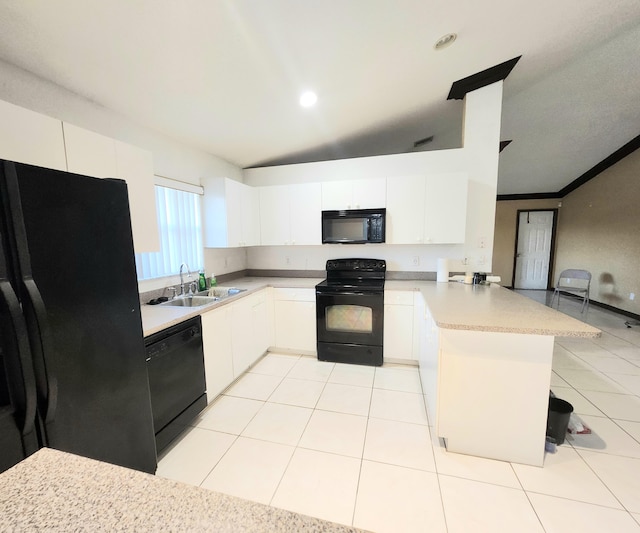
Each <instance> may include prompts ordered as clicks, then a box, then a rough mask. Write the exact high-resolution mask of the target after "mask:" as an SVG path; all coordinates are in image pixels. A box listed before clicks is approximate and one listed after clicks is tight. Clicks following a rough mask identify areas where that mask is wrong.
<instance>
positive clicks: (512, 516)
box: [439, 475, 544, 533]
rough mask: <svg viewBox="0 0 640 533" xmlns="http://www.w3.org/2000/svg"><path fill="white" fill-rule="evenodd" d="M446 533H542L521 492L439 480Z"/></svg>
mask: <svg viewBox="0 0 640 533" xmlns="http://www.w3.org/2000/svg"><path fill="white" fill-rule="evenodd" d="M439 479H440V490H441V491H442V502H443V505H444V512H445V516H446V519H447V528H448V531H449V533H469V532H472V531H473V532H475V531H487V532H489V531H517V532H518V533H544V529H543V528H542V525H541V524H540V521H539V520H538V517H537V516H536V513H535V511H534V510H533V508H532V507H531V503H530V502H529V500H528V498H527V496H526V494H525V493H524V492H523V491H522V490H521V489H512V488H508V487H502V486H498V485H491V484H488V483H480V482H478V481H471V480H469V479H461V478H456V477H450V476H444V475H443V476H439Z"/></svg>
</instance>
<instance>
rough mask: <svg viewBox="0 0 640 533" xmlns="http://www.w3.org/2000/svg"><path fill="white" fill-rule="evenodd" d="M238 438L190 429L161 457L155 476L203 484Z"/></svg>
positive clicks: (190, 483) (199, 429)
mask: <svg viewBox="0 0 640 533" xmlns="http://www.w3.org/2000/svg"><path fill="white" fill-rule="evenodd" d="M235 440H236V437H235V436H234V435H229V434H227V433H218V432H217V431H209V430H208V429H201V428H191V429H189V430H187V431H186V432H185V433H183V435H182V436H181V437H180V439H179V441H178V442H176V443H175V445H173V446H172V447H171V449H170V450H169V451H168V452H167V453H166V454H165V455H164V456H163V457H162V458H161V459H160V461H159V462H158V470H157V471H156V475H157V476H159V477H163V478H166V479H172V480H174V481H180V482H182V483H187V484H189V485H200V483H202V482H203V481H204V479H205V478H206V477H207V476H208V475H209V472H211V470H212V469H213V467H214V466H216V464H218V461H219V460H220V458H221V457H222V456H223V455H224V453H225V452H226V451H227V450H228V449H229V447H230V446H231V444H233V442H234V441H235Z"/></svg>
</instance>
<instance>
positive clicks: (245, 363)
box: [231, 296, 257, 377]
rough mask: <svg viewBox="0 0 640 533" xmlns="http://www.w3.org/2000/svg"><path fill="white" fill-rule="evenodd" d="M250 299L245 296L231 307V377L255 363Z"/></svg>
mask: <svg viewBox="0 0 640 533" xmlns="http://www.w3.org/2000/svg"><path fill="white" fill-rule="evenodd" d="M251 300H252V298H251V296H246V297H244V298H241V299H239V300H238V301H237V302H234V303H233V305H232V306H231V338H232V346H233V375H234V377H238V376H239V375H240V374H242V373H243V372H244V371H245V370H246V369H247V368H249V366H250V365H251V364H252V363H253V362H254V361H255V359H256V358H257V355H255V353H254V351H255V342H254V333H253V324H252V319H253V317H252V313H251V308H252V301H251Z"/></svg>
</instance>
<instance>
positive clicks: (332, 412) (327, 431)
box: [158, 291, 640, 533]
mask: <svg viewBox="0 0 640 533" xmlns="http://www.w3.org/2000/svg"><path fill="white" fill-rule="evenodd" d="M523 292H524V293H525V295H527V296H530V297H532V298H535V299H538V300H542V301H543V302H544V301H545V299H548V297H549V294H548V293H545V292H543V291H542V292H541V291H523ZM560 310H561V311H563V312H566V313H568V314H571V315H572V316H576V318H580V319H583V320H585V321H586V322H589V323H590V324H593V325H594V326H596V327H598V328H600V329H602V330H603V335H602V337H601V338H599V339H595V340H576V339H565V338H559V339H556V347H555V352H554V361H553V375H552V380H551V385H552V389H553V391H554V393H555V394H556V395H557V396H559V397H561V398H563V399H566V400H568V401H569V402H571V403H572V405H573V406H574V410H575V412H576V414H577V415H578V416H579V417H580V418H581V419H582V420H583V421H584V422H585V423H586V424H587V425H588V426H589V427H590V428H591V429H592V431H593V433H592V434H591V435H576V436H571V435H568V438H567V440H566V441H565V444H564V445H562V446H559V447H558V451H557V453H555V454H547V455H546V457H545V465H544V468H537V467H531V466H524V465H519V464H512V463H507V462H501V461H493V460H489V459H481V458H477V457H470V456H464V455H458V454H453V453H448V452H447V451H446V450H445V448H444V447H443V445H442V443H441V442H440V441H439V439H437V438H434V431H433V428H432V427H430V425H429V423H430V422H429V420H428V419H427V414H426V411H425V408H424V404H423V397H422V395H421V386H420V381H419V377H418V371H417V369H416V368H413V367H408V366H398V365H395V366H393V365H392V366H383V367H381V368H373V367H360V366H352V365H343V364H333V363H323V362H318V361H317V360H316V359H314V358H310V357H301V356H291V355H280V354H269V355H267V356H266V357H265V358H263V359H262V360H261V361H260V362H259V363H258V364H256V365H255V367H254V368H252V369H251V370H250V372H248V373H247V374H245V375H244V376H243V377H241V379H240V380H238V381H237V382H236V383H235V384H234V385H233V386H232V387H231V388H230V389H228V390H227V391H226V392H225V394H224V395H222V396H220V397H219V398H218V399H217V400H216V401H215V402H214V403H213V404H212V405H210V406H209V407H208V408H207V410H206V411H204V412H203V413H202V415H201V416H200V418H198V419H197V420H196V421H194V424H193V427H192V428H190V429H189V430H188V431H187V432H185V434H184V435H183V437H182V438H181V439H180V440H179V441H177V442H176V443H175V445H173V446H172V447H171V448H170V449H169V450H168V451H167V453H166V454H165V455H164V456H163V457H162V458H161V460H160V464H159V467H158V475H159V476H162V477H166V478H170V479H174V480H178V481H183V482H185V483H189V484H192V485H199V486H201V487H204V488H208V489H213V490H217V491H220V492H224V493H227V494H232V495H235V496H239V497H242V498H247V499H250V500H254V501H257V502H261V503H265V504H269V505H273V506H276V507H281V508H284V509H289V510H292V511H296V512H300V513H304V514H308V515H311V516H316V517H319V518H323V519H326V520H331V521H334V522H339V523H342V524H348V525H353V526H356V527H359V528H362V529H365V530H370V531H374V532H380V533H382V532H393V533H404V532H407V533H408V532H413V531H415V532H430V533H431V532H439V531H448V532H450V533H453V532H465V533H467V532H484V531H494V530H500V531H505V532H512V531H513V532H515V531H517V532H519V533H521V532H534V531H535V532H540V531H547V532H551V531H568V530H573V531H579V532H581V533H585V532H601V531H615V532H616V533H622V532H632V531H633V532H640V327H633V328H631V329H628V328H626V327H625V325H624V322H625V320H626V318H624V317H622V316H620V315H616V314H614V313H611V312H609V311H605V310H602V309H600V308H598V307H596V306H591V307H590V309H589V310H588V311H587V313H586V314H585V315H582V316H581V315H580V313H579V305H578V304H577V303H575V302H573V301H571V300H570V299H568V298H562V300H561V304H560Z"/></svg>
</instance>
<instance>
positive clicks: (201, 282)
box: [198, 270, 207, 291]
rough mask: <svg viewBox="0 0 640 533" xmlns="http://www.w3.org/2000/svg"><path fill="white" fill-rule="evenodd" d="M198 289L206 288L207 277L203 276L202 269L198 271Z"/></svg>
mask: <svg viewBox="0 0 640 533" xmlns="http://www.w3.org/2000/svg"><path fill="white" fill-rule="evenodd" d="M198 290H199V291H206V290H207V279H206V278H205V277H204V271H202V270H201V271H200V277H199V278H198Z"/></svg>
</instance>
